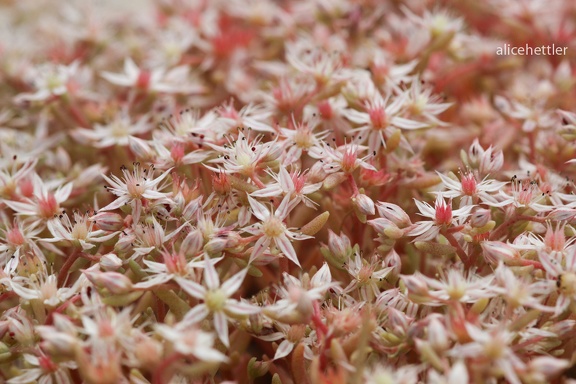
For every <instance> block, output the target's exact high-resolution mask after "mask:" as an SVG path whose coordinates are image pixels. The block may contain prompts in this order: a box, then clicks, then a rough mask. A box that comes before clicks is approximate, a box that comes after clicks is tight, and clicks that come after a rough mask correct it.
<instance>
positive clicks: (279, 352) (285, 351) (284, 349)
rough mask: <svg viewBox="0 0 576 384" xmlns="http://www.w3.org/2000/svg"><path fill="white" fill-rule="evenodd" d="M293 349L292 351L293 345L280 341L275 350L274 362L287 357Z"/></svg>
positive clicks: (286, 341)
mask: <svg viewBox="0 0 576 384" xmlns="http://www.w3.org/2000/svg"><path fill="white" fill-rule="evenodd" d="M293 349H294V344H293V343H291V342H289V341H288V340H284V341H282V342H281V343H280V345H279V346H278V349H276V353H275V354H274V360H278V359H281V358H283V357H286V356H288V355H289V354H290V352H292V350H293Z"/></svg>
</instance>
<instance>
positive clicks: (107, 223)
mask: <svg viewBox="0 0 576 384" xmlns="http://www.w3.org/2000/svg"><path fill="white" fill-rule="evenodd" d="M90 220H91V221H93V222H94V223H95V224H96V225H97V226H98V228H100V229H101V230H103V231H110V232H114V231H120V230H122V228H124V219H123V218H122V216H120V215H119V214H118V213H114V212H100V213H98V214H96V215H94V216H92V217H91V218H90Z"/></svg>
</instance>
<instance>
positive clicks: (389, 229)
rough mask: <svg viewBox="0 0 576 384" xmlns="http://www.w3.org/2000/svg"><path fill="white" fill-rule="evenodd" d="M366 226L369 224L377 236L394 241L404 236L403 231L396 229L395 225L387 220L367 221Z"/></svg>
mask: <svg viewBox="0 0 576 384" xmlns="http://www.w3.org/2000/svg"><path fill="white" fill-rule="evenodd" d="M368 224H370V225H371V226H372V228H374V230H375V231H376V232H378V234H379V235H383V236H386V237H389V238H391V239H394V240H396V239H399V238H401V237H402V236H403V235H404V231H403V230H401V229H400V228H398V227H397V226H396V224H394V223H393V222H391V221H390V220H388V219H382V218H379V219H374V220H368Z"/></svg>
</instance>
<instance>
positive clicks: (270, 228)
mask: <svg viewBox="0 0 576 384" xmlns="http://www.w3.org/2000/svg"><path fill="white" fill-rule="evenodd" d="M290 198H291V197H290V195H286V196H285V197H284V199H282V202H281V203H280V205H279V206H278V208H277V209H276V210H275V211H274V213H273V214H272V212H271V211H270V210H269V209H268V208H266V206H265V205H264V204H262V203H260V202H259V201H257V200H255V199H253V198H252V197H250V196H248V201H249V202H250V207H252V212H253V213H254V216H256V217H257V218H258V220H260V222H258V223H256V224H253V225H251V226H249V227H247V228H245V231H246V232H248V233H250V234H252V235H254V236H260V238H259V239H258V241H256V244H255V245H254V249H253V250H252V254H251V255H250V262H252V261H254V260H256V259H257V258H258V257H259V256H260V255H262V254H263V253H264V251H266V249H267V248H268V246H270V244H271V243H272V242H274V244H275V245H276V246H277V247H278V248H279V249H280V251H282V253H283V254H284V255H285V256H286V257H287V258H288V259H290V260H291V261H292V262H293V263H294V264H296V265H298V266H300V262H299V261H298V256H297V255H296V251H295V250H294V247H293V246H292V243H291V242H290V239H293V240H304V239H310V238H311V236H306V235H303V234H300V233H296V232H294V231H293V230H292V229H290V228H286V225H285V224H284V221H285V220H286V217H287V216H288V214H289V213H290V211H291V210H292V209H293V208H294V207H295V205H296V204H297V203H298V201H294V200H292V201H291V200H290Z"/></svg>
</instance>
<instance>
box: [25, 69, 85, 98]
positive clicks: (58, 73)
mask: <svg viewBox="0 0 576 384" xmlns="http://www.w3.org/2000/svg"><path fill="white" fill-rule="evenodd" d="M78 66H79V63H78V62H77V61H74V62H73V63H71V64H69V65H61V64H51V63H45V64H41V65H39V66H37V67H35V68H33V69H31V70H30V71H29V72H28V74H27V76H26V77H27V78H28V79H29V81H30V82H31V83H32V85H33V86H34V88H35V90H36V92H34V93H21V94H19V95H18V96H16V99H15V101H16V102H17V103H18V102H21V101H40V100H46V99H48V98H50V97H51V96H61V95H64V94H66V93H67V92H68V85H69V82H70V80H71V79H72V77H73V76H74V75H75V74H76V72H77V71H78Z"/></svg>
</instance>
